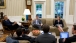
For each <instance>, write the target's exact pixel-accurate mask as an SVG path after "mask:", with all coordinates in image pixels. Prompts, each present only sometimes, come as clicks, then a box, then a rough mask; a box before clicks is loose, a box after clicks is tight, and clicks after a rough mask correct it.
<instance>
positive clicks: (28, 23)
mask: <svg viewBox="0 0 76 43" xmlns="http://www.w3.org/2000/svg"><path fill="white" fill-rule="evenodd" d="M20 23H21V25H23V26H24V27H25V28H29V26H30V22H20Z"/></svg>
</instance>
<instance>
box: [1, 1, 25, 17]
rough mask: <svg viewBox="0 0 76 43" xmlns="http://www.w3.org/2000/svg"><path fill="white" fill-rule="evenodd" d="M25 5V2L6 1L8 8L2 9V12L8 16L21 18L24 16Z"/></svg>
mask: <svg viewBox="0 0 76 43" xmlns="http://www.w3.org/2000/svg"><path fill="white" fill-rule="evenodd" d="M25 5H26V4H25V0H6V8H5V9H0V12H4V14H5V15H8V16H20V15H23V11H24V9H25V8H26V7H25Z"/></svg>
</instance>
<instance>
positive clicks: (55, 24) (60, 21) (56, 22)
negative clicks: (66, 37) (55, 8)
mask: <svg viewBox="0 0 76 43" xmlns="http://www.w3.org/2000/svg"><path fill="white" fill-rule="evenodd" d="M53 25H54V26H56V27H58V25H60V26H61V27H64V24H63V21H62V20H61V18H60V16H57V20H55V22H54V23H53Z"/></svg>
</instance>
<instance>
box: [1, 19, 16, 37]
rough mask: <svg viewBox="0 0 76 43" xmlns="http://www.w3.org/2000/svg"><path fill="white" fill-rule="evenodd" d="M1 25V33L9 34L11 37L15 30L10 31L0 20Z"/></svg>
mask: <svg viewBox="0 0 76 43" xmlns="http://www.w3.org/2000/svg"><path fill="white" fill-rule="evenodd" d="M1 24H2V27H3V33H4V34H11V35H12V36H13V34H14V32H15V30H10V29H9V28H8V27H7V26H4V25H3V19H2V20H1Z"/></svg>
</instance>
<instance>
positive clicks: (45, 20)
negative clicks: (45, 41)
mask: <svg viewBox="0 0 76 43" xmlns="http://www.w3.org/2000/svg"><path fill="white" fill-rule="evenodd" d="M40 20H41V21H42V23H43V24H47V25H49V26H50V32H55V33H56V36H59V35H60V32H59V31H58V29H57V27H54V26H53V23H54V22H55V20H56V19H55V18H41V19H40ZM61 20H62V21H63V24H64V27H63V30H64V31H65V32H67V31H68V27H67V25H66V22H65V20H64V19H61ZM30 29H31V30H33V29H35V28H33V27H32V26H31V28H30Z"/></svg>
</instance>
